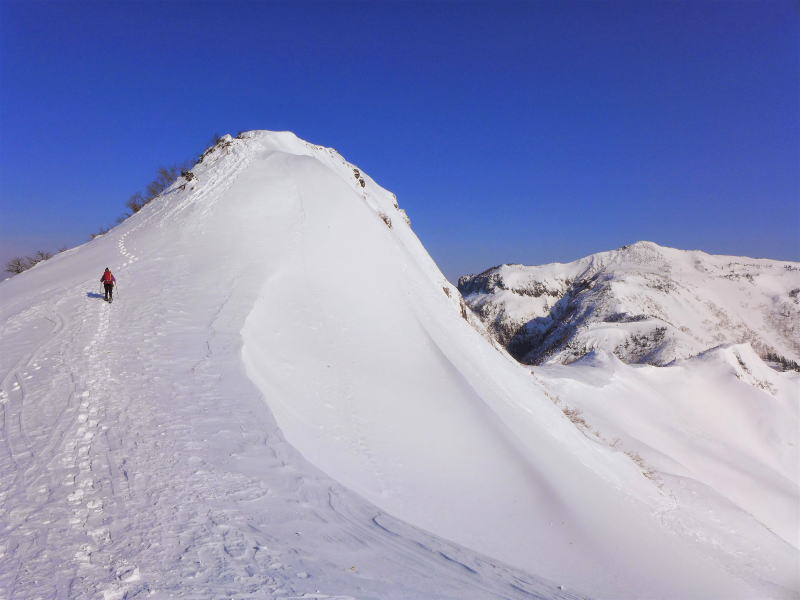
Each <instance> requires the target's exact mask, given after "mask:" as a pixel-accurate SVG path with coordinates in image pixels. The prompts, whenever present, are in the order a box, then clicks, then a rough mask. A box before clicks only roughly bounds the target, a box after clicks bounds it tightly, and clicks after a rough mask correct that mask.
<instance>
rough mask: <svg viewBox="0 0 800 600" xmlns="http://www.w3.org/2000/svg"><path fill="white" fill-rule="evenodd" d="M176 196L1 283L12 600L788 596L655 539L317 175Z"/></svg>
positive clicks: (256, 158) (240, 166)
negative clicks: (107, 280)
mask: <svg viewBox="0 0 800 600" xmlns="http://www.w3.org/2000/svg"><path fill="white" fill-rule="evenodd" d="M193 171H194V172H195V175H196V179H195V180H194V181H191V182H179V183H178V184H176V185H174V186H173V187H172V188H171V189H170V190H168V191H167V192H166V193H165V194H163V195H162V196H161V197H160V198H158V199H156V200H155V201H154V202H152V203H151V204H150V205H148V206H147V207H145V208H144V209H143V210H142V211H140V212H139V213H137V214H136V215H134V216H133V217H131V218H130V219H128V220H127V221H126V222H125V223H123V224H122V225H121V226H119V227H117V228H115V229H113V230H112V231H111V232H109V233H108V234H106V235H105V236H102V237H101V238H98V239H96V240H95V241H93V242H91V243H89V244H86V245H84V246H82V247H79V248H76V249H73V250H70V251H68V252H65V253H62V254H60V255H58V256H57V257H54V258H53V259H51V260H49V261H47V262H45V263H42V264H40V265H38V266H37V267H34V268H33V269H31V270H30V271H28V272H25V273H23V274H21V275H19V276H17V277H14V278H12V279H10V280H7V281H5V282H3V283H2V285H1V286H0V294H2V304H0V327H2V329H0V332H1V334H2V344H3V348H4V351H3V354H2V356H0V367H2V371H1V372H2V374H3V380H2V382H3V392H2V393H3V397H2V399H3V406H2V410H3V430H2V436H3V437H2V440H1V441H2V444H1V446H2V450H0V452H2V455H1V456H2V461H3V462H2V464H0V469H2V471H0V473H2V490H0V494H2V507H1V508H0V519H1V520H2V521H1V525H0V526H2V531H0V539H2V542H0V543H2V544H3V547H2V549H0V552H2V555H1V556H0V590H2V592H3V593H4V594H5V595H6V596H8V597H11V598H31V597H38V596H42V597H71V598H95V597H101V596H102V597H104V598H108V599H110V598H133V597H137V596H138V595H142V596H144V595H145V594H146V595H147V596H148V597H156V598H159V597H162V598H168V597H174V596H176V595H184V596H187V597H193V598H215V597H228V598H237V597H248V598H253V597H264V598H293V597H300V596H302V595H303V594H315V596H311V597H318V598H324V597H331V598H345V597H353V598H382V599H383V598H388V599H391V598H437V599H438V598H492V597H497V598H530V597H539V598H562V597H563V598H573V597H579V595H578V594H577V593H574V592H572V591H571V590H581V591H583V592H587V593H590V594H591V595H597V596H601V597H603V596H605V597H607V596H614V597H645V596H646V597H651V598H658V597H660V598H678V597H680V598H690V597H697V598H708V597H726V598H736V597H753V595H754V591H753V588H751V587H750V586H752V585H756V586H758V587H757V588H756V589H757V590H758V592H757V593H759V594H761V595H764V591H765V590H767V592H768V593H769V594H770V595H774V597H781V596H782V595H785V594H783V591H782V590H780V589H773V588H772V587H770V586H771V584H762V583H761V582H759V581H752V580H750V581H748V582H742V581H740V579H739V578H738V576H737V575H736V574H735V573H734V572H733V571H734V570H735V568H736V567H735V565H728V566H726V565H722V564H719V563H718V562H715V561H714V560H713V559H711V558H709V557H708V553H707V552H705V551H704V546H703V542H702V540H688V539H682V538H679V537H678V536H676V535H675V534H674V533H672V532H670V531H666V530H664V529H663V527H662V526H661V525H660V524H659V522H658V519H657V511H658V510H659V509H661V508H662V505H663V503H665V502H667V501H668V499H665V498H662V497H661V494H660V492H659V491H658V490H657V489H655V488H654V487H653V486H652V484H651V483H650V482H649V481H648V480H646V479H645V478H644V477H642V475H641V473H640V472H639V470H638V468H637V467H636V465H634V464H633V463H632V462H631V461H630V460H629V459H628V458H627V457H626V456H624V455H622V454H620V453H614V452H612V451H610V450H609V449H608V448H607V447H600V446H598V445H594V444H592V443H591V442H589V441H587V439H586V438H585V437H584V436H583V435H582V434H581V433H580V432H578V431H577V430H576V429H575V428H574V427H573V426H572V424H571V423H570V422H569V421H568V420H567V419H566V418H565V417H564V416H563V414H561V412H560V411H559V410H558V409H557V408H555V407H554V406H553V405H552V403H551V402H550V401H549V400H548V399H547V398H545V397H544V395H543V394H542V393H541V391H540V389H539V386H538V385H537V384H536V383H535V381H534V380H533V378H532V377H530V374H528V373H527V372H525V371H524V370H523V369H521V368H520V367H519V366H518V365H516V364H514V363H513V361H512V360H511V359H510V358H509V357H507V356H506V355H504V354H501V353H499V352H496V351H495V350H494V349H493V347H492V346H491V345H490V344H488V343H487V341H486V340H485V339H483V338H481V336H480V334H479V333H477V332H476V331H475V330H474V329H473V328H472V327H471V326H470V325H469V324H467V323H466V321H465V320H464V319H462V313H461V312H460V310H459V302H458V298H457V294H455V293H454V290H453V289H452V286H449V284H447V283H446V281H445V280H444V278H443V277H442V276H441V273H439V272H438V270H437V269H436V267H435V265H434V264H433V262H432V261H431V260H430V258H429V257H428V256H427V254H426V253H425V251H424V249H423V248H422V246H421V245H420V244H419V242H418V241H417V240H416V238H415V237H414V235H413V233H412V232H411V230H410V228H408V227H407V226H406V224H405V222H404V219H403V215H402V213H401V212H400V211H399V210H398V209H397V207H396V205H393V202H392V198H391V196H390V195H389V194H388V192H385V191H384V190H381V189H380V188H379V187H378V186H377V185H376V184H375V183H374V182H373V181H372V180H371V179H369V178H368V177H366V176H362V175H361V174H360V172H359V171H354V169H353V168H352V166H351V165H349V164H347V163H346V162H345V161H344V160H343V159H342V158H341V157H340V156H339V155H338V154H336V153H335V152H334V151H332V150H329V149H325V148H321V147H318V146H314V145H311V144H308V143H306V142H303V141H301V140H299V139H297V138H296V137H295V136H293V135H291V134H286V133H281V134H277V133H268V132H257V133H250V134H247V135H246V136H244V139H241V140H232V139H230V138H226V139H224V140H223V142H222V143H221V144H219V145H218V147H217V148H215V150H214V151H213V152H212V153H211V154H210V155H209V156H207V157H206V159H205V161H204V162H203V163H202V164H200V165H197V166H196V167H195V168H194V169H193ZM183 183H185V185H183ZM112 256H113V257H116V261H115V260H114V259H112V258H111V257H112ZM106 265H108V266H110V267H111V269H112V271H114V272H115V274H116V275H117V279H118V280H119V285H120V289H121V290H122V294H120V295H119V296H118V299H117V302H115V303H114V304H113V306H112V305H108V304H105V303H103V302H102V300H101V299H98V298H97V294H96V292H95V290H96V289H97V287H98V284H97V278H98V276H99V273H100V271H102V268H103V267H105V266H106ZM463 314H466V313H463ZM243 357H244V361H243V360H242V358H243ZM37 367H39V369H38V370H36V368H37ZM248 375H249V376H248ZM265 402H266V404H265ZM267 406H269V408H270V409H271V411H272V412H271V411H270V410H268V409H267ZM273 414H274V415H275V418H276V419H277V424H276V421H275V418H273ZM278 425H280V429H279V428H278ZM284 434H285V435H286V436H287V437H288V439H289V441H290V442H291V443H292V445H290V444H289V443H287V442H286V441H285V439H284ZM295 447H297V448H299V450H300V451H301V452H302V453H303V455H305V456H306V457H308V458H309V459H310V460H311V461H312V462H313V463H314V464H315V465H316V467H315V466H312V465H311V464H310V463H309V462H307V461H306V460H305V459H304V458H303V456H301V455H300V453H298V451H297V450H296V449H295ZM317 467H321V468H322V469H323V470H324V471H325V472H326V473H327V474H323V473H322V472H321V471H320V470H318V469H317ZM331 476H332V477H333V478H331ZM339 482H341V483H339ZM342 484H344V485H342ZM350 490H355V491H350ZM365 498H366V499H365ZM378 507H380V508H378ZM390 515H393V516H390ZM400 519H402V520H400ZM415 526H416V527H415ZM417 527H422V528H423V529H424V530H427V531H430V532H432V533H427V532H426V531H423V529H418V528H417ZM434 534H435V535H434ZM448 539H451V540H454V541H455V543H454V542H451V541H447V540H448ZM459 544H461V545H459ZM468 547H469V548H468ZM488 556H492V557H493V558H488ZM504 564H514V565H515V567H516V568H513V567H509V566H504ZM548 581H555V582H556V583H558V584H560V585H564V586H565V587H566V589H564V590H562V589H560V588H559V586H557V585H555V584H554V583H548ZM307 597H308V596H307Z"/></svg>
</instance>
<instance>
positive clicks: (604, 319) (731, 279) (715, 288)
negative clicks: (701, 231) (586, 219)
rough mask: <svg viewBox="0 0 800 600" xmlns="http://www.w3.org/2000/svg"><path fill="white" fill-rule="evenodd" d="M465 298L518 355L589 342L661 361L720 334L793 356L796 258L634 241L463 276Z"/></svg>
mask: <svg viewBox="0 0 800 600" xmlns="http://www.w3.org/2000/svg"><path fill="white" fill-rule="evenodd" d="M459 288H460V289H461V290H462V292H463V293H464V295H465V297H466V300H467V302H468V304H469V305H470V306H471V307H472V308H473V309H474V310H475V311H476V312H477V313H478V314H479V315H481V317H482V318H483V320H484V322H485V323H486V324H487V326H488V327H489V328H490V329H491V330H492V332H493V333H494V334H495V335H496V336H497V338H498V339H499V340H500V341H501V342H502V343H503V344H504V345H506V346H507V347H508V348H509V350H510V351H511V352H512V353H513V354H514V355H515V356H517V357H518V358H520V360H522V361H523V362H526V363H529V364H540V363H542V362H546V361H557V362H562V363H568V362H570V361H573V360H576V359H577V358H580V357H581V356H583V355H584V354H586V353H587V352H590V351H592V350H605V351H607V352H613V353H614V354H616V355H617V356H619V357H620V358H622V359H623V360H624V361H625V362H644V363H650V364H659V365H664V364H668V363H670V362H672V361H673V360H676V359H682V358H689V357H690V356H694V355H696V354H698V353H700V352H702V351H704V350H707V349H708V348H711V347H713V346H716V345H719V344H721V343H750V344H751V345H752V346H753V347H754V348H755V349H756V350H757V351H758V352H759V354H761V355H762V356H765V355H767V354H777V355H778V356H782V357H784V358H786V359H788V360H793V361H796V362H798V361H800V329H798V325H797V324H798V323H800V298H798V293H800V264H798V263H794V262H788V261H774V260H766V259H753V258H744V257H737V256H717V255H710V254H706V253H705V252H700V251H696V250H695V251H687V250H677V249H675V248H666V247H663V246H659V245H657V244H654V243H652V242H637V243H636V244H631V245H629V246H624V247H622V248H620V249H618V250H612V251H610V252H600V253H597V254H593V255H591V256H587V257H585V258H582V259H580V260H577V261H574V262H572V263H568V264H560V263H553V264H548V265H541V266H523V265H501V266H499V267H495V268H493V269H489V270H488V271H485V272H484V273H481V274H480V275H472V276H467V277H462V278H461V280H460V282H459Z"/></svg>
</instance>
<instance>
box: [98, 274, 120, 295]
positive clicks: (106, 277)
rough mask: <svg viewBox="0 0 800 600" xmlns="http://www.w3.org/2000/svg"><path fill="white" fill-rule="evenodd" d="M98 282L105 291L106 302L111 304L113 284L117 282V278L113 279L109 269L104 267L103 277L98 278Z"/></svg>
mask: <svg viewBox="0 0 800 600" xmlns="http://www.w3.org/2000/svg"><path fill="white" fill-rule="evenodd" d="M100 281H101V282H102V283H103V288H104V289H105V291H106V302H111V301H112V300H113V299H114V284H115V283H116V282H117V278H116V277H114V274H113V273H112V272H111V269H109V268H108V267H106V270H105V271H104V272H103V276H102V277H100Z"/></svg>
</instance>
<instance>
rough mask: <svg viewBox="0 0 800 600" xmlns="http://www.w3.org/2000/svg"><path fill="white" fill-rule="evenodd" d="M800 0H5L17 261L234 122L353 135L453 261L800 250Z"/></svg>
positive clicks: (5, 168) (425, 235) (375, 170)
mask: <svg viewBox="0 0 800 600" xmlns="http://www.w3.org/2000/svg"><path fill="white" fill-rule="evenodd" d="M798 40H800V17H798V8H797V4H795V3H793V2H780V1H770V2H720V1H714V2H703V1H697V0H692V1H687V2H645V1H638V0H637V1H635V2H568V1H567V2H513V3H503V2H487V3H483V2H429V3H415V2H402V3H392V2H375V3H365V2H357V3H356V2H334V1H328V2H315V3H309V2H291V3H289V2H224V3H216V2H201V3H197V2H177V1H174V2H159V3H155V2H153V3H148V2H79V3H72V2H64V1H59V2H53V3H51V2H31V1H26V2H9V1H7V0H3V1H2V2H0V136H2V144H0V258H3V259H5V258H7V257H8V256H9V255H10V254H12V253H17V252H22V253H25V252H30V251H33V250H36V249H38V248H44V249H55V248H57V247H59V246H62V245H74V244H76V243H79V242H83V241H84V240H85V239H86V238H87V237H88V235H89V234H90V233H91V232H92V231H94V230H96V229H98V228H99V227H100V226H102V225H106V224H110V223H112V222H113V221H114V219H115V218H116V217H117V216H118V215H119V214H121V213H122V212H124V203H125V200H126V199H127V198H128V197H129V196H130V195H131V194H132V193H133V192H135V191H138V190H141V189H142V188H143V187H144V185H145V184H146V183H147V182H148V181H149V180H150V179H151V178H152V176H153V174H154V172H155V170H156V168H157V167H158V166H160V165H162V164H170V163H175V162H180V161H183V160H186V159H188V158H190V157H193V156H196V155H198V154H199V153H200V152H201V151H202V150H203V149H204V147H205V146H206V145H207V143H208V141H209V139H210V138H211V136H212V134H213V133H215V132H219V133H226V132H231V133H234V134H235V133H236V132H238V131H240V130H245V129H274V130H284V129H289V130H292V131H294V132H296V133H297V134H298V135H300V136H301V137H303V138H306V139H308V140H310V141H313V142H315V143H319V144H324V145H328V146H333V147H335V148H337V149H338V150H339V151H340V152H341V153H342V154H343V155H344V156H345V157H346V158H347V159H348V160H350V161H352V162H354V163H357V164H358V165H359V166H361V167H362V168H363V169H364V170H366V171H367V172H368V173H369V174H370V175H371V176H373V177H374V178H375V179H376V180H377V181H378V182H379V183H381V184H382V185H383V186H384V187H387V188H388V189H390V190H392V191H394V192H395V193H396V194H397V196H398V199H399V202H400V205H401V206H402V207H404V208H406V209H407V211H408V212H409V214H410V216H411V218H412V221H413V224H414V229H415V231H416V232H417V234H418V235H419V236H420V238H421V239H422V241H423V243H424V244H425V245H426V247H427V248H428V250H429V251H430V252H431V254H432V255H433V257H434V258H435V259H436V260H437V262H438V263H439V264H440V266H441V267H442V268H443V270H444V271H445V273H446V274H447V275H448V276H449V277H450V278H454V277H457V276H458V275H460V274H463V273H467V272H476V271H480V270H483V269H485V268H487V267H489V266H492V265H495V264H498V263H502V262H522V263H527V264H539V263H543V262H551V261H568V260H573V259H576V258H579V257H581V256H583V255H586V254H589V253H592V252H596V251H600V250H607V249H611V248H615V247H618V246H621V245H623V244H626V243H630V242H633V241H636V240H641V239H648V240H652V241H655V242H658V243H660V244H664V245H669V246H674V247H679V248H699V249H702V250H706V251H709V252H714V253H725V254H737V255H749V256H758V257H769V258H778V259H789V260H800V242H798V231H800V215H799V214H798V211H799V210H800V209H799V207H798V205H799V203H800V202H799V200H800V169H798V165H799V164H800V112H799V111H800V109H799V108H798V106H799V104H798V98H800V58H799V57H800V51H799V50H800V46H799V42H798Z"/></svg>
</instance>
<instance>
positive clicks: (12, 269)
mask: <svg viewBox="0 0 800 600" xmlns="http://www.w3.org/2000/svg"><path fill="white" fill-rule="evenodd" d="M30 266H31V265H30V264H28V259H27V258H25V257H23V256H15V257H14V258H12V259H11V260H9V261H8V262H7V263H6V271H7V272H9V273H12V274H14V275H17V274H19V273H22V272H23V271H26V270H28V269H29V268H30Z"/></svg>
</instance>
